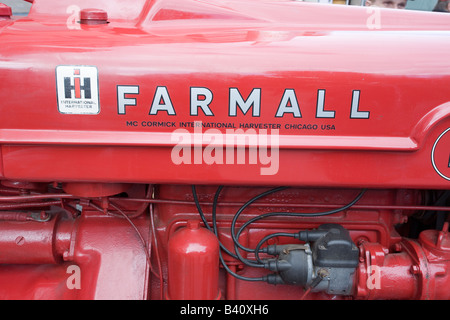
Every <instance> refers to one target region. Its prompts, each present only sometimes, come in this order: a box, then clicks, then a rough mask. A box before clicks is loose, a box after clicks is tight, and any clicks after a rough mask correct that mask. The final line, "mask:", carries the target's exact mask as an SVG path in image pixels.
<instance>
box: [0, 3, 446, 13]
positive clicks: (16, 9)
mask: <svg viewBox="0 0 450 320" xmlns="http://www.w3.org/2000/svg"><path fill="white" fill-rule="evenodd" d="M55 1H58V0H55ZM294 1H306V2H319V3H334V4H341V5H342V4H343V5H355V6H361V5H364V3H365V0H294ZM438 1H439V0H408V4H407V5H406V9H410V10H424V11H432V10H433V8H434V7H435V6H436V3H437V2H438ZM0 3H4V4H6V5H8V6H10V7H11V9H12V11H13V15H27V14H28V12H29V11H30V8H31V3H29V2H27V1H25V0H0Z"/></svg>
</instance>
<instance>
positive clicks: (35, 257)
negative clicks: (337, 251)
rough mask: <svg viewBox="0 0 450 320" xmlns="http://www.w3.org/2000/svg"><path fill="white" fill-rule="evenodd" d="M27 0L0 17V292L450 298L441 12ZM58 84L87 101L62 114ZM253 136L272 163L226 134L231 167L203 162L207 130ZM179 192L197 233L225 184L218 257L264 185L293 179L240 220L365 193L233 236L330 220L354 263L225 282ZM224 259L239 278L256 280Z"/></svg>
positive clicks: (168, 0) (166, 0)
mask: <svg viewBox="0 0 450 320" xmlns="http://www.w3.org/2000/svg"><path fill="white" fill-rule="evenodd" d="M30 2H33V5H32V8H31V12H30V14H29V15H28V16H27V17H21V18H18V17H14V16H13V17H11V19H9V17H7V18H5V19H3V18H1V17H0V43H1V44H2V45H1V47H0V83H1V85H0V111H1V117H0V181H1V184H2V186H1V188H0V284H1V285H0V298H1V299H154V300H158V299H173V300H179V299H182V300H183V299H224V300H225V299H227V300H234V299H236V300H240V299H255V300H256V299H280V300H295V299H304V298H306V299H349V298H351V299H445V300H448V299H450V296H449V290H448V287H449V285H450V277H449V276H448V275H449V274H450V263H449V261H450V257H449V235H448V212H449V211H450V209H449V203H447V201H443V200H442V199H444V200H445V199H446V198H445V195H446V193H445V190H447V189H448V184H449V180H450V166H449V157H450V156H449V151H448V150H449V149H450V138H449V137H450V131H449V127H450V119H449V114H450V102H449V97H448V85H449V83H450V65H449V64H448V63H447V61H446V60H445V58H443V57H442V52H448V51H449V50H450V43H449V42H448V37H449V35H450V24H449V19H450V16H448V15H445V14H437V13H426V12H414V11H407V10H401V11H397V10H379V11H377V10H375V11H373V10H368V9H367V8H364V7H353V6H338V5H318V4H311V3H302V2H295V1H273V2H260V1H253V0H246V1H241V0H240V1H234V0H231V1H226V2H224V1H219V0H208V1H196V0H183V1H182V0H147V1H144V0H138V1H135V0H133V1H131V0H126V1H111V0H99V1H95V3H93V2H92V1H88V0H70V1H69V0H61V1H57V2H55V1H50V0H37V1H30ZM1 13H6V15H3V14H1ZM378 14H379V16H378ZM8 15H9V11H8V9H7V8H5V7H3V6H2V7H0V16H8ZM374 15H375V16H374ZM374 19H375V20H374ZM377 19H378V20H377ZM98 22H101V23H98ZM104 22H107V23H104ZM378 22H379V24H377V23H378ZM374 23H375V24H374ZM66 78H67V79H69V80H66ZM82 78H84V79H82ZM87 78H88V79H89V81H90V82H89V85H87V84H86V80H85V79H87ZM71 79H73V83H72V82H70V80H71ZM72 87H73V88H72ZM87 88H89V89H90V90H88V89H87ZM195 89H200V90H201V92H202V94H199V95H197V96H196V95H195V92H196V91H195ZM122 90H125V91H122ZM72 91H73V94H74V96H75V98H76V99H78V101H84V102H87V101H86V100H89V101H88V102H90V101H91V100H92V104H91V105H89V104H86V105H85V106H87V107H86V108H83V107H78V106H75V107H74V105H70V103H69V102H67V101H69V100H71V95H72ZM88 91H89V92H88ZM97 93H98V94H97ZM208 94H211V95H210V98H211V100H210V101H208V102H209V103H208V104H207V106H205V104H202V101H204V100H202V99H203V97H204V98H205V100H207V99H208V97H209V96H208ZM65 95H67V97H66V96H65ZM86 95H92V96H94V98H89V99H88V98H86ZM62 97H63V98H62ZM83 97H84V98H83ZM239 97H240V98H242V102H239V101H240V100H239ZM97 98H98V101H97V100H96V99H97ZM251 99H255V100H253V103H252V104H250V103H249V104H248V105H245V103H244V100H245V101H251ZM63 100H67V101H66V102H64V101H63ZM297 106H298V108H297ZM158 108H159V109H158ZM243 109H245V110H243ZM73 110H75V113H73ZM283 111H284V112H283ZM77 112H78V114H77ZM80 113H84V114H80ZM196 121H201V122H202V124H204V125H206V127H196V126H195V123H196ZM218 124H220V125H221V126H220V127H218ZM208 125H209V126H208ZM227 128H228V129H232V130H231V131H227ZM238 129H242V131H239V130H238ZM174 133H179V134H185V137H188V138H189V139H190V140H186V141H183V143H185V144H184V145H182V144H179V142H180V141H179V140H177V137H179V136H176V135H175V134H174ZM265 135H268V136H269V138H270V139H271V138H273V139H274V140H270V141H275V144H272V145H270V146H271V148H269V149H270V151H271V155H272V156H273V157H272V158H271V160H272V162H270V165H273V166H274V167H273V169H274V170H273V171H270V172H267V171H264V170H263V169H268V163H267V162H264V161H262V160H263V158H257V160H258V161H257V162H256V163H251V162H250V159H251V157H252V156H254V155H255V153H254V151H255V148H252V147H250V146H249V145H248V144H247V142H246V141H244V140H242V141H239V140H233V141H232V142H233V143H231V150H233V151H234V152H235V153H233V154H232V159H233V162H232V163H229V162H225V163H219V162H218V161H216V162H213V163H208V161H207V160H208V159H210V158H208V156H209V157H212V153H210V154H208V153H206V151H207V150H209V151H211V148H213V149H215V153H214V154H215V155H217V154H218V152H219V151H220V150H222V151H226V149H224V148H225V147H226V146H224V145H223V144H222V143H221V142H220V141H218V140H214V142H212V140H211V139H212V138H214V137H216V138H217V137H224V136H225V137H226V136H228V137H232V138H239V137H241V138H242V137H247V138H249V139H251V138H256V139H257V142H258V144H257V145H256V149H258V148H261V146H262V145H264V141H262V140H260V139H261V138H262V137H264V136H265ZM222 142H223V141H222ZM266 142H267V141H266ZM177 147H192V148H190V149H183V150H185V151H186V150H187V151H189V153H188V155H189V160H190V161H191V162H190V163H186V162H184V163H177V161H175V160H174V150H176V148H177ZM194 147H196V148H194ZM221 148H222V149H221ZM240 150H245V154H244V155H245V162H244V163H238V162H237V158H238V157H239V155H238V151H240ZM196 151H197V152H198V151H200V153H195V152H196ZM190 152H192V153H190ZM176 155H179V154H175V156H176ZM199 155H200V159H199V158H196V156H199ZM259 155H261V153H258V156H259ZM275 156H276V157H275ZM235 157H236V159H235ZM216 159H218V158H216ZM198 160H200V161H198ZM222 160H229V159H227V158H226V157H224V158H222ZM234 160H236V161H234ZM264 172H266V174H264ZM191 185H197V190H198V196H199V199H200V206H201V208H203V211H204V212H205V216H206V218H207V220H208V221H209V223H211V222H212V214H211V212H212V204H213V200H214V194H215V192H216V189H217V186H219V185H223V186H224V190H223V192H222V193H221V195H220V197H219V201H218V204H217V210H218V211H217V226H218V233H219V236H218V238H219V240H220V241H221V242H222V243H223V244H224V245H225V246H226V247H227V248H229V249H233V247H234V246H233V240H232V239H231V236H230V227H231V220H232V219H233V216H234V214H235V213H236V211H237V210H238V209H239V208H240V207H241V206H242V205H243V204H244V203H246V202H247V201H248V200H249V199H251V198H252V197H254V196H257V195H258V194H260V193H261V192H263V191H266V190H268V189H269V186H289V187H291V188H290V189H287V190H284V191H282V192H279V193H276V194H273V195H270V196H268V197H264V198H263V199H260V200H258V201H257V202H255V203H253V204H252V205H250V206H249V207H248V208H246V210H245V212H244V213H243V214H242V216H241V218H240V219H239V221H238V226H240V225H242V223H244V221H246V220H248V219H251V218H253V217H256V216H258V215H260V214H264V213H269V212H276V211H283V212H284V211H287V212H298V211H302V212H306V213H314V212H317V211H322V210H329V209H333V208H337V207H341V206H343V205H345V204H347V203H349V202H350V201H351V200H352V199H354V197H355V196H356V194H357V193H358V192H359V191H360V190H361V189H363V188H368V191H367V193H365V194H364V197H363V198H362V199H361V200H360V201H358V203H356V204H355V205H354V206H352V207H351V208H349V209H348V210H345V211H343V212H339V213H336V214H332V215H328V216H323V217H301V218H298V217H297V218H294V217H277V218H270V219H263V220H261V221H258V222H256V223H254V224H252V226H251V227H249V228H248V229H246V230H245V231H244V232H243V233H242V235H241V240H242V242H243V243H245V244H246V245H247V246H249V247H252V248H254V247H255V246H256V245H257V244H258V242H259V241H260V240H261V239H262V238H263V237H265V236H267V235H269V234H272V233H275V232H298V231H301V230H311V229H315V228H317V227H319V226H320V225H322V224H326V223H337V224H340V225H342V226H343V227H344V228H346V229H347V230H348V231H349V232H350V236H351V238H352V240H353V241H354V243H355V244H356V245H357V246H358V248H359V252H360V258H359V265H358V267H357V269H356V272H355V276H354V283H353V291H352V292H351V293H349V295H347V296H338V295H328V294H325V293H317V292H309V291H306V289H304V288H301V287H299V286H291V285H277V286H273V285H270V284H267V283H263V282H246V281H241V280H238V279H236V278H235V277H233V276H231V275H230V274H229V273H227V272H226V271H225V270H224V268H223V266H222V265H220V264H219V261H218V244H217V238H215V237H213V236H212V234H211V232H209V231H207V230H206V229H205V228H204V227H205V226H203V225H202V223H201V224H200V225H199V226H198V228H197V225H195V226H194V225H193V224H192V222H188V221H199V219H200V216H199V212H198V207H197V206H196V205H195V203H194V197H193V194H192V190H191V187H190V186H191ZM445 221H447V223H445ZM186 226H188V227H187V228H186ZM270 241H271V243H272V244H273V243H277V244H278V243H279V244H285V243H291V242H292V241H294V240H292V239H289V238H286V239H285V238H283V237H279V238H274V239H271V240H270ZM195 244H197V249H198V248H199V246H201V247H202V250H195V251H194V252H192V251H191V250H190V248H192V246H193V245H195ZM243 254H244V255H245V256H246V257H247V258H249V259H254V258H255V257H254V255H253V254H252V253H248V254H246V253H243ZM224 260H225V262H226V264H227V265H228V267H229V268H230V269H231V270H232V271H233V272H235V273H238V274H240V275H243V276H249V277H251V276H261V275H263V274H265V273H267V270H261V269H256V268H252V267H248V266H245V265H244V264H243V263H241V262H240V261H238V260H236V259H234V258H233V257H231V256H229V255H226V254H224ZM377 272H378V273H377ZM372 281H373V282H372Z"/></svg>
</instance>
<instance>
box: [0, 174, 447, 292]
mask: <svg viewBox="0 0 450 320" xmlns="http://www.w3.org/2000/svg"><path fill="white" fill-rule="evenodd" d="M4 185H8V187H4V188H3V189H2V190H1V191H2V193H3V196H1V198H0V200H1V205H0V207H1V208H2V209H3V210H8V211H4V212H2V215H1V216H0V218H1V219H2V221H1V223H0V228H1V232H0V252H1V255H0V262H1V263H2V264H1V266H0V283H2V286H1V288H0V297H1V298H2V299H155V300H157V299H175V300H178V299H183V300H185V299H187V300H197V299H227V300H228V299H229V300H242V299H283V300H290V299H348V298H353V299H450V292H449V290H448V289H447V288H448V285H449V284H450V275H449V267H450V238H449V233H448V221H447V222H445V223H444V224H443V227H442V230H441V231H439V230H431V229H428V230H424V231H421V232H420V233H419V231H417V230H414V223H413V222H414V221H415V220H418V219H421V221H422V222H423V221H425V220H424V219H425V217H426V216H430V212H431V211H435V210H447V209H446V208H445V207H442V206H436V205H434V206H432V205H430V203H429V202H430V201H432V200H433V199H435V197H436V195H434V194H430V193H429V192H420V191H417V190H367V191H366V192H365V193H364V195H363V196H362V197H361V199H359V201H357V202H356V203H355V204H353V205H352V206H351V207H349V208H347V209H345V210H342V211H340V212H337V213H333V214H329V215H328V214H327V215H325V216H311V217H307V216H301V217H293V216H273V217H271V216H269V217H267V218H264V219H259V220H257V221H255V222H254V223H251V224H249V225H248V226H247V227H246V228H245V229H244V231H243V232H242V233H241V235H240V237H239V241H240V243H242V244H243V245H245V246H247V247H249V248H255V247H256V245H257V244H258V242H259V241H260V240H261V239H262V238H264V237H266V236H267V235H270V234H273V233H280V232H283V233H285V232H298V231H304V230H315V229H317V228H318V227H319V226H320V225H322V224H326V223H334V224H339V225H341V226H343V227H344V228H345V229H347V230H348V231H349V234H350V236H351V239H352V241H353V242H354V244H355V245H356V246H357V247H358V257H359V260H358V266H357V267H356V269H355V272H354V274H353V276H352V288H351V292H348V294H345V295H342V294H338V295H333V294H329V293H325V292H314V290H311V288H310V290H308V288H303V287H301V286H298V285H288V284H282V285H272V284H269V283H265V282H261V281H245V280H241V279H237V278H236V277H235V276H233V275H232V274H229V273H228V272H227V271H226V269H224V268H223V264H221V263H219V244H218V241H217V237H215V235H214V233H213V232H211V231H209V230H207V229H206V228H205V226H204V223H203V222H202V220H201V216H200V215H199V211H198V207H197V206H196V202H195V200H197V205H199V206H200V208H201V212H202V213H203V214H204V217H205V219H206V220H207V223H208V225H209V226H210V227H212V226H213V224H212V222H213V216H212V211H213V206H214V207H215V208H216V209H215V210H216V215H215V217H214V220H215V221H216V227H217V232H218V235H219V237H218V239H220V242H221V243H222V244H223V245H224V246H225V248H227V249H228V250H230V251H231V252H234V245H233V239H232V237H231V236H230V234H231V225H232V222H233V217H234V215H235V214H236V212H237V211H238V210H239V209H240V208H242V206H243V205H244V204H245V203H246V202H247V201H248V200H250V199H252V198H253V197H255V196H258V195H259V194H261V193H262V192H265V191H267V190H269V189H270V188H261V187H259V188H253V187H248V188H247V187H227V186H226V187H223V189H222V192H221V193H220V195H219V197H218V198H217V199H214V196H215V192H216V189H217V188H216V187H213V186H198V187H196V189H195V191H196V195H197V197H195V196H194V194H193V192H192V188H191V187H189V186H177V185H156V186H152V185H149V186H147V185H114V184H110V185H108V184H104V185H103V184H92V185H90V186H89V188H87V185H84V184H83V185H80V184H67V185H64V186H63V189H62V188H61V185H57V184H54V185H53V184H51V185H50V186H49V189H48V190H47V191H46V192H43V190H44V189H45V187H46V186H45V185H44V184H26V185H24V184H23V183H21V184H13V183H6V182H5V183H4ZM80 187H82V189H81V188H80ZM64 190H65V191H68V190H70V191H72V193H71V194H69V193H66V192H64ZM80 190H82V191H80ZM86 190H88V191H86ZM77 191H79V192H81V193H82V194H81V196H82V197H81V196H80V194H77ZM118 191H122V192H120V193H117V192H118ZM85 192H90V193H92V194H96V197H88V198H87V197H86V194H85ZM111 192H113V193H114V194H108V193H111ZM359 192H360V190H357V189H305V188H288V189H283V190H281V191H278V192H274V193H272V194H270V195H267V196H265V197H261V198H260V199H258V200H256V201H254V202H252V203H251V204H249V205H248V206H246V207H245V208H244V210H242V211H241V214H240V215H239V217H238V219H237V221H236V230H238V229H239V228H240V227H241V226H242V225H243V224H244V223H245V222H246V221H248V220H250V219H253V218H255V217H258V216H260V215H264V214H268V213H272V212H285V213H294V212H301V213H302V214H304V215H313V214H315V213H317V212H327V211H329V210H334V209H337V208H340V207H342V206H345V205H346V204H348V203H350V202H351V201H352V200H353V199H354V198H355V196H356V195H358V193H359ZM215 200H216V201H215ZM436 215H438V214H437V213H433V217H435V216H436ZM413 234H419V236H418V237H417V238H416V239H413V238H409V237H408V236H409V235H413ZM288 243H290V244H301V243H303V242H302V241H300V240H295V239H292V238H288V237H283V236H277V237H273V238H271V239H270V240H268V241H267V243H265V245H274V244H276V245H283V244H288ZM240 252H241V254H242V256H243V257H244V258H245V259H247V260H251V261H254V259H255V255H254V253H246V252H242V251H240ZM223 259H224V260H223V261H225V263H226V265H227V267H228V269H229V270H231V271H232V272H234V273H236V274H238V275H239V276H243V277H249V278H251V277H261V276H264V275H266V274H268V273H269V271H268V270H265V269H261V268H254V267H251V266H247V265H245V264H244V263H242V262H241V261H239V260H238V259H235V258H233V257H231V256H230V255H228V254H225V253H223Z"/></svg>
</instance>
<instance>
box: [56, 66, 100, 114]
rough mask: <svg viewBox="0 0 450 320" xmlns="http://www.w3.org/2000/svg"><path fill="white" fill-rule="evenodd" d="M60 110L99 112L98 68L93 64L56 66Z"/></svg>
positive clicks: (75, 112)
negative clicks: (92, 65)
mask: <svg viewBox="0 0 450 320" xmlns="http://www.w3.org/2000/svg"><path fill="white" fill-rule="evenodd" d="M56 91H57V96H58V110H59V112H61V113H67V114H98V113H99V112H100V104H99V96H98V70H97V68H96V67H91V66H58V67H56Z"/></svg>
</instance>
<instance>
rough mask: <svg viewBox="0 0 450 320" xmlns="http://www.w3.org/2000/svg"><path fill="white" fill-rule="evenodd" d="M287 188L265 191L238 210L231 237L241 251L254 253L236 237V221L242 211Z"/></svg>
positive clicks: (232, 225)
mask: <svg viewBox="0 0 450 320" xmlns="http://www.w3.org/2000/svg"><path fill="white" fill-rule="evenodd" d="M287 188H288V187H278V188H274V189H271V190H268V191H265V192H263V193H261V194H259V195H257V196H255V197H253V198H252V199H250V200H249V201H247V202H246V203H245V204H244V205H243V206H242V207H240V208H239V210H238V211H237V212H236V214H235V215H234V218H233V221H232V222H231V237H232V238H233V242H234V243H235V247H236V246H237V247H239V248H240V249H242V250H244V251H247V252H253V251H254V250H253V249H249V248H246V247H244V246H243V245H241V244H240V243H239V237H237V236H236V233H235V228H236V221H237V219H238V218H239V215H240V214H241V213H242V211H244V210H245V208H247V207H248V206H249V205H251V204H252V203H253V202H255V201H256V200H258V199H260V198H263V197H265V196H267V195H269V194H272V193H275V192H278V191H282V190H285V189H287ZM236 251H237V249H236Z"/></svg>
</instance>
